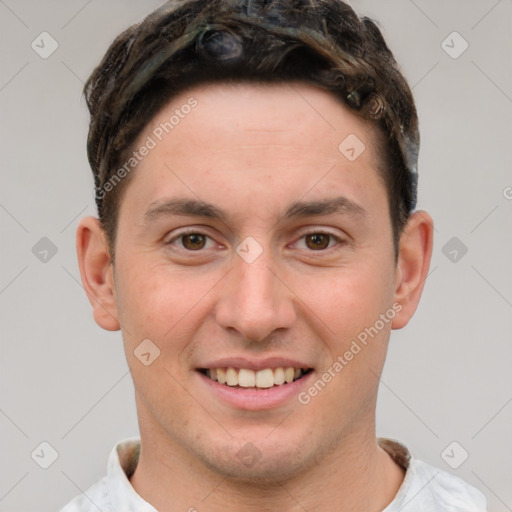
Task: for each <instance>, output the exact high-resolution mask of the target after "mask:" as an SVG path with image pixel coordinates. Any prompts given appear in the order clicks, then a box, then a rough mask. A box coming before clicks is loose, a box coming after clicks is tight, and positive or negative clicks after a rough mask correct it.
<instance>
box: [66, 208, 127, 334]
mask: <svg viewBox="0 0 512 512" xmlns="http://www.w3.org/2000/svg"><path fill="white" fill-rule="evenodd" d="M76 251H77V254H78V264H79V266H80V275H81V276H82V284H83V286H84V289H85V292H86V293H87V297H88V298H89V302H90V303H91V306H92V310H93V314H94V320H95V321H96V323H97V324H98V325H99V326H100V327H103V329H106V330H107V331H118V330H119V328H120V326H119V320H118V315H117V305H116V299H115V294H114V274H113V266H112V262H111V261H110V252H109V249H108V244H107V239H106V236H105V232H104V231H103V229H102V228H101V225H100V222H99V220H98V219H96V218H94V217H86V218H84V219H82V220H81V221H80V224H79V225H78V229H77V232H76Z"/></svg>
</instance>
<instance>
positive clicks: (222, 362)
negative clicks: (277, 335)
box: [198, 357, 312, 371]
mask: <svg viewBox="0 0 512 512" xmlns="http://www.w3.org/2000/svg"><path fill="white" fill-rule="evenodd" d="M290 366H291V367H293V368H305V369H309V368H312V365H310V364H308V363H304V362H303V361H297V360H296V359H289V358H286V357H267V358H265V359H248V358H246V357H223V358H221V359H215V361H211V362H207V363H205V364H201V365H200V366H198V369H202V368H205V369H208V368H210V369H211V368H229V367H231V368H246V369H248V370H254V371H257V370H264V369H265V368H280V367H283V368H287V367H290Z"/></svg>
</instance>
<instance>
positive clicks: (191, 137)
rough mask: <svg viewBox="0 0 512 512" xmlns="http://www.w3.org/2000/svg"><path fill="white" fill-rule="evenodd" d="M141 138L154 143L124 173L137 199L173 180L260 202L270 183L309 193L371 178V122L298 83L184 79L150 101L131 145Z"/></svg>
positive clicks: (353, 186)
mask: <svg viewBox="0 0 512 512" xmlns="http://www.w3.org/2000/svg"><path fill="white" fill-rule="evenodd" d="M150 139H151V140H152V141H153V142H154V144H152V145H153V146H154V147H153V148H152V149H151V151H149V152H148V154H147V155H146V156H145V157H144V158H143V159H142V160H141V162H140V163H139V164H138V165H137V169H136V172H135V173H134V174H135V176H133V178H134V180H135V181H136V182H137V190H138V192H140V194H139V195H144V196H145V199H146V204H147V201H148V200H151V201H155V200H157V199H158V198H159V196H162V195H163V194H164V192H165V193H166V194H167V195H169V194H170V193H171V192H172V191H173V189H176V188H179V189H181V190H180V192H184V191H185V192H188V193H189V194H192V195H194V194H195V195H199V192H200V193H201V195H204V194H206V195H209V196H210V197H209V199H210V202H213V199H214V198H216V199H217V200H218V199H221V200H222V201H223V202H225V201H226V200H227V198H228V196H229V193H230V192H234V193H236V194H237V195H238V196H239V198H242V196H243V197H247V195H248V194H249V195H258V194H259V196H260V198H265V200H266V201H267V202H268V200H269V199H270V198H271V196H272V195H275V193H276V189H280V190H282V189H286V190H289V191H290V199H291V198H292V196H293V195H295V196H296V197H294V199H295V200H297V199H298V198H299V197H300V196H302V195H303V194H305V193H309V194H310V197H309V198H308V199H318V197H316V198H315V197H314V195H315V193H317V194H322V193H324V194H325V193H329V192H331V191H332V188H333V187H336V186H337V185H336V184H337V183H339V182H340V178H341V180H342V182H343V184H344V185H343V186H344V187H345V188H347V189H348V191H349V192H352V193H355V192H358V191H359V192H360V191H361V189H363V188H364V187H367V186H368V184H370V183H373V184H374V185H375V182H380V178H379V173H378V172H377V170H376V169H377V164H378V162H377V159H376V151H375V142H374V140H375V137H374V130H373V127H372V126H371V125H370V124H369V123H368V122H365V121H364V120H362V119H360V118H358V117H357V116H355V115H354V114H353V113H352V112H350V111H349V110H348V108H347V107H345V106H344V105H343V104H342V102H341V100H339V99H337V98H336V97H335V96H334V95H333V94H332V93H330V92H327V91H324V90H322V89H320V88H318V87H316V86H312V85H309V84H304V83H293V82H291V83H284V84H252V83H236V84H227V83H215V84H207V85H201V86H197V87H194V88H190V89H188V90H186V91H184V92H182V93H181V94H180V95H178V96H176V97H174V98H173V99H172V100H171V101H170V102H169V103H168V104H167V105H165V106H164V108H163V109H161V110H160V112H159V113H158V114H157V115H156V116H155V117H154V118H153V119H152V121H151V122H150V123H149V124H148V125H147V126H146V128H145V129H144V130H143V131H142V132H141V134H140V136H139V138H138V140H137V142H136V144H135V149H137V148H138V147H142V146H143V145H144V144H145V143H146V142H147V141H148V140H150ZM212 185H215V187H216V188H212ZM219 187H220V188H219ZM164 189H165V190H164ZM308 190H309V192H308ZM337 192H338V191H335V192H333V193H337ZM339 192H343V193H344V192H345V191H343V190H340V191H339ZM219 193H222V197H219ZM214 196H215V197H214ZM281 196H282V194H281ZM243 200H244V199H241V201H242V204H243Z"/></svg>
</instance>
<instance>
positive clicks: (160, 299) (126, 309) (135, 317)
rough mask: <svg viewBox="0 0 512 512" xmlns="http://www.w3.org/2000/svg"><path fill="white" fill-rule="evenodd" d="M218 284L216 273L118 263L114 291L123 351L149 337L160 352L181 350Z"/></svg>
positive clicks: (155, 265)
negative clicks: (120, 326) (121, 330)
mask: <svg viewBox="0 0 512 512" xmlns="http://www.w3.org/2000/svg"><path fill="white" fill-rule="evenodd" d="M135 269H137V270H136V271H135ZM218 281H219V276H218V273H217V272H211V273H204V274H203V273H202V274H195V273H193V272H190V271H189V270H188V271H187V270H181V271H177V270H172V269H171V267H170V266H169V265H168V263H166V262H164V263H158V264H153V265H151V266H148V265H147V263H146V264H145V265H143V264H142V261H141V265H139V266H137V265H133V264H132V265H130V266H127V265H124V266H123V265H122V264H121V262H120V269H119V279H118V283H119V284H118V286H116V289H117V295H118V297H119V300H118V313H119V318H120V321H121V325H122V328H123V337H124V340H125V344H126V345H127V348H132V350H133V347H135V346H136V345H137V344H138V343H140V342H141V341H142V340H143V339H146V338H149V339H151V340H153V341H154V342H155V343H156V344H157V345H158V347H159V348H160V350H161V351H162V353H164V352H173V353H176V352H180V351H182V350H183V348H184V347H185V346H186V344H187V342H188V340H190V338H191V337H192V336H193V335H194V332H195V331H196V330H197V327H198V325H200V324H201V321H202V319H203V317H204V316H205V315H206V314H207V309H208V307H209V306H208V294H209V291H210V290H212V289H213V288H214V286H215V284H216V283H217V282H218Z"/></svg>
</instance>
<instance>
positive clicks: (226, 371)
mask: <svg viewBox="0 0 512 512" xmlns="http://www.w3.org/2000/svg"><path fill="white" fill-rule="evenodd" d="M311 371H312V368H294V367H292V366H288V367H278V368H264V369H262V370H258V371H254V370H250V369H248V368H232V367H229V368H201V369H199V372H200V373H202V374H203V375H205V376H206V377H208V378H210V379H211V380H213V381H215V382H218V383H219V384H224V385H226V386H229V387H233V388H244V389H268V388H272V387H277V386H285V385H286V384H290V383H292V382H294V381H296V380H299V379H301V378H303V377H304V376H305V375H307V374H308V373H310V372H311Z"/></svg>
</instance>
